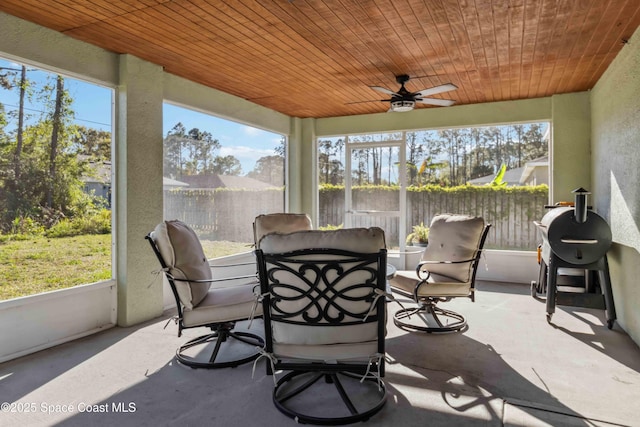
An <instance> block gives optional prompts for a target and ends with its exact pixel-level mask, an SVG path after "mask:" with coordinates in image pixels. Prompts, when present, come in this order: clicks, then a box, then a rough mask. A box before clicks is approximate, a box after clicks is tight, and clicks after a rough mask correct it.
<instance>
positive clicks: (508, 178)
mask: <svg viewBox="0 0 640 427" xmlns="http://www.w3.org/2000/svg"><path fill="white" fill-rule="evenodd" d="M523 170H524V167H519V168H514V169H509V170H507V171H506V172H505V173H504V176H503V177H502V180H503V181H504V182H506V183H507V185H519V184H520V177H521V176H522V171H523ZM495 176H496V175H495V174H491V175H485V176H481V177H480V178H475V179H472V180H469V184H471V185H485V184H489V183H491V181H493V178H495Z"/></svg>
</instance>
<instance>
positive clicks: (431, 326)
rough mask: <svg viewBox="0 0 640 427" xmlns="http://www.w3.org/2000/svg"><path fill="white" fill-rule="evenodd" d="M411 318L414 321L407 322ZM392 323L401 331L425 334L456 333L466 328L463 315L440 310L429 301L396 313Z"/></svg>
mask: <svg viewBox="0 0 640 427" xmlns="http://www.w3.org/2000/svg"><path fill="white" fill-rule="evenodd" d="M411 316H414V317H413V320H414V321H409V319H411ZM418 322H421V324H419V323H418ZM393 323H394V324H395V325H396V326H397V327H399V328H401V329H406V330H410V331H418V332H427V333H433V332H458V331H461V330H462V329H465V328H466V327H467V320H466V319H465V318H464V316H463V315H461V314H460V313H456V312H455V311H451V310H446V309H444V308H440V307H438V306H436V304H435V302H431V301H429V302H425V303H422V304H421V305H420V306H418V307H415V308H403V309H401V310H398V311H396V312H395V313H394V315H393Z"/></svg>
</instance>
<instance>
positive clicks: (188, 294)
mask: <svg viewBox="0 0 640 427" xmlns="http://www.w3.org/2000/svg"><path fill="white" fill-rule="evenodd" d="M146 239H147V240H148V241H149V243H150V244H151V248H152V249H153V252H154V253H155V254H156V256H157V257H158V261H159V262H160V265H161V267H162V272H164V275H165V276H166V278H167V280H168V282H169V285H170V287H171V290H172V292H173V296H174V297H175V300H176V306H177V310H178V313H177V315H176V316H175V318H174V319H175V321H176V323H177V324H178V336H182V331H183V329H188V328H199V327H207V328H210V329H211V331H212V332H211V333H209V334H206V335H203V336H199V337H197V338H194V339H192V340H189V341H188V342H187V343H185V344H183V345H181V346H180V347H179V348H178V349H177V351H176V358H177V360H178V361H179V362H180V363H182V364H184V365H187V366H190V367H192V368H208V369H214V368H226V367H234V366H238V365H240V364H243V363H247V362H250V361H252V360H255V359H256V358H257V357H258V355H259V353H260V351H259V348H262V347H263V346H264V339H263V337H262V336H260V335H258V334H255V333H253V332H249V331H248V330H247V331H238V330H235V329H234V328H235V326H236V322H238V321H242V320H247V319H249V318H250V317H251V316H252V310H253V309H254V308H256V307H255V293H254V291H257V289H258V287H259V285H258V281H257V277H256V275H255V273H254V274H249V275H244V276H232V277H227V278H224V279H214V278H213V273H212V267H211V266H210V265H209V262H208V261H207V259H206V257H205V255H204V251H203V250H202V245H201V244H200V240H199V239H198V237H197V235H196V234H195V232H194V231H193V230H192V229H191V228H190V227H189V226H188V225H186V224H185V223H183V222H181V221H178V220H174V221H164V222H162V223H160V224H158V226H157V227H156V228H155V230H154V231H152V232H151V233H149V234H148V235H147V236H146ZM221 267H222V266H215V267H214V269H218V268H221ZM229 267H232V266H229ZM238 282H240V283H239V284H238ZM225 283H226V284H227V286H223V285H221V284H225ZM253 315H255V316H261V315H262V307H257V309H256V311H255V312H254V313H253Z"/></svg>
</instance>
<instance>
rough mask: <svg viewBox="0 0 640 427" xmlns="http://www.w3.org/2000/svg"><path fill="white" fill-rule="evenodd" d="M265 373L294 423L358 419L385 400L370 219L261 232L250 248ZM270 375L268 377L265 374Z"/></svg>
mask: <svg viewBox="0 0 640 427" xmlns="http://www.w3.org/2000/svg"><path fill="white" fill-rule="evenodd" d="M256 256H257V259H258V267H259V274H260V286H261V288H260V291H261V298H262V304H263V313H264V314H263V318H264V324H265V352H264V354H263V356H265V358H266V359H267V373H268V374H274V373H275V372H276V371H280V370H281V371H284V372H286V373H284V374H283V376H282V377H281V378H280V379H279V380H278V381H277V383H276V385H275V388H274V391H273V402H274V404H275V406H276V407H277V408H278V410H280V411H281V412H282V413H284V414H285V415H287V416H289V417H291V418H294V419H295V420H296V421H297V422H300V423H307V424H323V425H325V424H326V425H338V424H349V423H353V422H357V421H364V420H366V419H368V418H369V417H371V416H372V415H373V414H375V413H376V412H378V411H379V410H380V409H382V407H383V406H384V403H385V401H386V388H385V385H384V382H383V381H382V377H383V376H384V355H385V347H384V335H385V320H386V307H385V301H386V299H385V296H386V293H385V285H386V277H385V274H386V273H385V270H386V249H385V241H384V232H383V230H382V229H380V228H376V227H374V228H368V229H367V228H357V229H344V230H335V231H317V230H316V231H299V232H294V233H289V234H279V233H271V234H267V235H266V236H264V237H263V238H262V240H261V241H260V247H259V248H258V249H256ZM274 382H275V380H274Z"/></svg>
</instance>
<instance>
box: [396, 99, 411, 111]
mask: <svg viewBox="0 0 640 427" xmlns="http://www.w3.org/2000/svg"><path fill="white" fill-rule="evenodd" d="M415 106H416V101H411V100H405V99H401V100H398V101H391V111H393V112H395V113H404V112H406V111H411V110H413V108H414V107H415Z"/></svg>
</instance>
